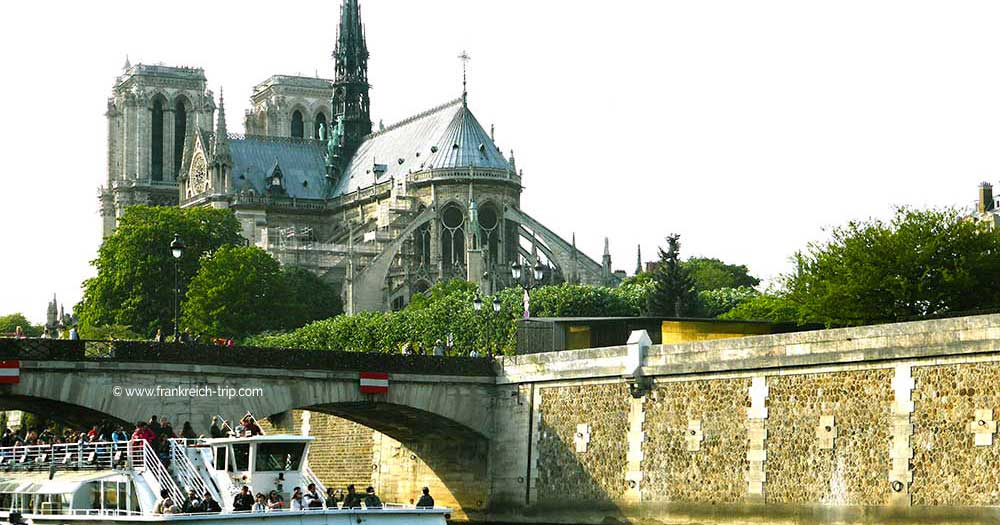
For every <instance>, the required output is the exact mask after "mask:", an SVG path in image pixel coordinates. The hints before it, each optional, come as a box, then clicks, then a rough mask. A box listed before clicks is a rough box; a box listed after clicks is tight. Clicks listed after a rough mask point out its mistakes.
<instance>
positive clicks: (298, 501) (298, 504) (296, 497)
mask: <svg viewBox="0 0 1000 525" xmlns="http://www.w3.org/2000/svg"><path fill="white" fill-rule="evenodd" d="M290 508H291V510H306V506H305V503H303V502H302V489H301V488H300V487H295V488H294V489H293V490H292V505H291V507H290Z"/></svg>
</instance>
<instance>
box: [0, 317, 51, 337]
mask: <svg viewBox="0 0 1000 525" xmlns="http://www.w3.org/2000/svg"><path fill="white" fill-rule="evenodd" d="M18 326H20V327H21V331H22V332H24V335H25V336H26V337H38V336H40V335H42V327H41V326H36V325H33V324H31V321H28V318H26V317H25V316H24V314H22V313H20V312H18V313H13V314H8V315H4V316H0V334H13V333H14V332H15V331H16V330H17V327H18Z"/></svg>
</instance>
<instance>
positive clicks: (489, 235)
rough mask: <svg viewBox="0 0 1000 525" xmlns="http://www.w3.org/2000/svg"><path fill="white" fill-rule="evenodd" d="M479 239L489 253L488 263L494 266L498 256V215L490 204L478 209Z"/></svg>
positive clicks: (494, 207)
mask: <svg viewBox="0 0 1000 525" xmlns="http://www.w3.org/2000/svg"><path fill="white" fill-rule="evenodd" d="M479 238H480V239H481V241H480V242H482V243H483V247H484V248H486V251H487V252H488V253H489V261H490V263H492V264H496V263H497V261H498V260H499V259H498V258H499V256H500V213H499V212H498V211H497V208H496V206H495V205H494V204H492V203H486V204H484V205H483V206H482V207H480V208H479Z"/></svg>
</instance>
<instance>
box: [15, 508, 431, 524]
mask: <svg viewBox="0 0 1000 525" xmlns="http://www.w3.org/2000/svg"><path fill="white" fill-rule="evenodd" d="M447 513H448V510H447V509H426V510H424V509H378V510H374V509H373V510H363V509H356V510H310V511H280V512H254V513H251V512H234V513H223V514H152V515H149V514H142V515H131V516H111V515H83V514H24V515H23V518H24V519H25V520H28V521H29V522H31V523H33V524H35V525H68V524H72V525H125V524H136V523H177V524H178V525H179V524H181V523H191V524H192V525H194V524H195V523H197V524H198V525H216V524H226V525H358V524H365V525H445V524H446V518H445V516H446V514H447ZM0 517H2V520H3V521H4V522H6V521H7V513H6V512H3V513H0Z"/></svg>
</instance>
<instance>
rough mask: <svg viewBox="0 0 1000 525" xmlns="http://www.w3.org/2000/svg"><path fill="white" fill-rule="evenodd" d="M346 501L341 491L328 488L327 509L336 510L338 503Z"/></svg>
mask: <svg viewBox="0 0 1000 525" xmlns="http://www.w3.org/2000/svg"><path fill="white" fill-rule="evenodd" d="M343 501H344V494H343V493H342V492H340V489H337V490H333V487H327V488H326V502H325V503H326V508H328V509H335V508H337V504H338V503H342V502H343Z"/></svg>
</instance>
